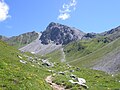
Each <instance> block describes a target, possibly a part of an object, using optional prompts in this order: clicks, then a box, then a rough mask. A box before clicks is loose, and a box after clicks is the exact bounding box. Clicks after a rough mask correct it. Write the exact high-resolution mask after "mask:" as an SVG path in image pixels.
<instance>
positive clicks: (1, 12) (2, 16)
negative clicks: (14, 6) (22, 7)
mask: <svg viewBox="0 0 120 90" xmlns="http://www.w3.org/2000/svg"><path fill="white" fill-rule="evenodd" d="M8 12H9V6H8V5H7V4H6V3H5V2H4V0H0V22H1V21H4V20H6V19H7V18H8V17H10V16H9V15H8Z"/></svg>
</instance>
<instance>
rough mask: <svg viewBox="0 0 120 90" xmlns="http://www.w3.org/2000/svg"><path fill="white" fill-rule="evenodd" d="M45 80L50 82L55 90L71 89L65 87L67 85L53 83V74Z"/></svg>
mask: <svg viewBox="0 0 120 90" xmlns="http://www.w3.org/2000/svg"><path fill="white" fill-rule="evenodd" d="M45 81H46V82H47V83H49V84H50V86H51V87H52V88H53V90H69V89H65V87H63V86H61V85H57V84H56V83H53V82H52V75H50V76H47V77H46V79H45Z"/></svg>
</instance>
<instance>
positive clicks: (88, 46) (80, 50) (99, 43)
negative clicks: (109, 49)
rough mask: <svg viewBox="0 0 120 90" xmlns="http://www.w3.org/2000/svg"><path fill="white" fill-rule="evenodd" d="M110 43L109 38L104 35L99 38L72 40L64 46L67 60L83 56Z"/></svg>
mask: <svg viewBox="0 0 120 90" xmlns="http://www.w3.org/2000/svg"><path fill="white" fill-rule="evenodd" d="M108 43H109V40H108V39H107V38H104V37H100V38H99V39H98V38H94V39H88V40H80V41H77V42H72V43H70V44H68V45H66V46H65V47H64V52H65V54H66V60H67V61H68V62H70V61H73V60H75V59H79V58H82V57H84V56H86V55H89V54H91V53H93V52H95V51H96V50H98V49H100V48H102V47H103V46H105V45H107V44H108Z"/></svg>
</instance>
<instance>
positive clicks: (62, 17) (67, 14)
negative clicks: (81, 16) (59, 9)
mask: <svg viewBox="0 0 120 90" xmlns="http://www.w3.org/2000/svg"><path fill="white" fill-rule="evenodd" d="M68 18H70V14H69V13H61V14H60V15H59V16H58V19H61V20H66V19H68Z"/></svg>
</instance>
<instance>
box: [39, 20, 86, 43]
mask: <svg viewBox="0 0 120 90" xmlns="http://www.w3.org/2000/svg"><path fill="white" fill-rule="evenodd" d="M83 35H85V33H83V32H82V31H80V30H78V29H76V28H72V27H68V26H66V25H62V24H59V23H54V22H52V23H50V24H49V25H48V27H47V28H46V30H45V31H44V32H43V33H42V35H41V37H40V40H41V41H42V44H49V43H51V42H54V43H55V44H63V45H65V44H68V43H69V42H72V41H75V40H79V39H81V38H82V37H83Z"/></svg>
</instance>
